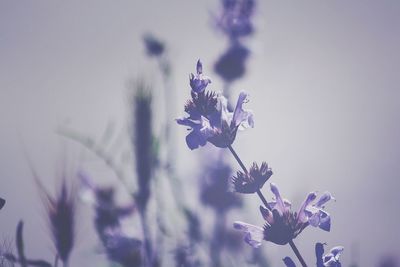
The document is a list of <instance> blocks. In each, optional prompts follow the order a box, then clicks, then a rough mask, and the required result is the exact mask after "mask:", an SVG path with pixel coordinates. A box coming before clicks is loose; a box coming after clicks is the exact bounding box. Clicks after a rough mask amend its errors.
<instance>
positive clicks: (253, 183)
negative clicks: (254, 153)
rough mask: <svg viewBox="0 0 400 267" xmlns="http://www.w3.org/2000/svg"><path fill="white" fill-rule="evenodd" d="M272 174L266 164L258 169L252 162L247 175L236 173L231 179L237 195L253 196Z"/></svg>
mask: <svg viewBox="0 0 400 267" xmlns="http://www.w3.org/2000/svg"><path fill="white" fill-rule="evenodd" d="M272 174H273V173H272V170H271V169H270V168H268V164H267V163H266V162H263V163H262V164H261V166H260V167H259V166H258V165H257V163H255V162H254V163H253V165H252V166H251V168H250V170H249V172H248V173H243V172H241V171H238V172H237V173H236V176H233V177H232V183H233V187H234V189H235V191H236V192H238V193H243V194H253V193H255V192H257V191H258V190H260V189H261V188H262V187H263V186H264V184H265V182H266V181H268V179H269V178H270V177H271V176H272Z"/></svg>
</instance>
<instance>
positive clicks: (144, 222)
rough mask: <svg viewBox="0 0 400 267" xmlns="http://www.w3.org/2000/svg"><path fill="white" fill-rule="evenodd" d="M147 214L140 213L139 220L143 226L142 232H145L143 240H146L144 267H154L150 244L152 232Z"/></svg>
mask: <svg viewBox="0 0 400 267" xmlns="http://www.w3.org/2000/svg"><path fill="white" fill-rule="evenodd" d="M145 213H146V212H145V211H144V210H143V211H139V218H140V223H141V225H142V231H143V239H144V242H143V243H144V250H145V265H144V266H152V265H153V263H152V259H153V258H152V249H151V243H150V231H149V228H148V226H147V225H148V224H147V219H146V214H145Z"/></svg>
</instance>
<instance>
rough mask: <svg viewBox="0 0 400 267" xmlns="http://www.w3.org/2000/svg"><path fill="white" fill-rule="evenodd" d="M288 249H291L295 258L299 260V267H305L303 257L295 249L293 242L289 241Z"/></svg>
mask: <svg viewBox="0 0 400 267" xmlns="http://www.w3.org/2000/svg"><path fill="white" fill-rule="evenodd" d="M289 245H290V247H291V248H292V249H293V252H294V254H296V257H297V258H298V259H299V261H300V263H301V266H303V267H307V264H306V262H305V261H304V259H303V257H302V256H301V254H300V252H299V250H298V249H297V247H296V245H295V244H294V242H293V240H291V241H289Z"/></svg>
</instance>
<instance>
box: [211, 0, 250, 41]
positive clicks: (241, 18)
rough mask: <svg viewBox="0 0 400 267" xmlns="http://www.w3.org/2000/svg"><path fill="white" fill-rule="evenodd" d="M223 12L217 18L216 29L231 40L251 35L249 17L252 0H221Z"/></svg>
mask: <svg viewBox="0 0 400 267" xmlns="http://www.w3.org/2000/svg"><path fill="white" fill-rule="evenodd" d="M222 2H223V3H222V4H223V11H222V14H221V16H220V17H219V18H217V23H216V24H217V27H218V28H219V29H220V30H221V31H222V32H224V33H225V34H226V35H227V36H229V37H230V38H231V39H236V38H238V37H242V36H247V35H250V34H252V33H253V25H252V22H251V16H252V15H253V11H254V6H255V1H254V0H223V1H222Z"/></svg>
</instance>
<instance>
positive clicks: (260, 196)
mask: <svg viewBox="0 0 400 267" xmlns="http://www.w3.org/2000/svg"><path fill="white" fill-rule="evenodd" d="M257 195H258V197H259V198H260V199H261V201H262V203H263V204H264V206H265V207H267V208H268V209H269V210H271V207H270V206H269V204H268V202H267V200H266V199H265V197H264V195H263V193H261V190H260V189H258V190H257Z"/></svg>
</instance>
